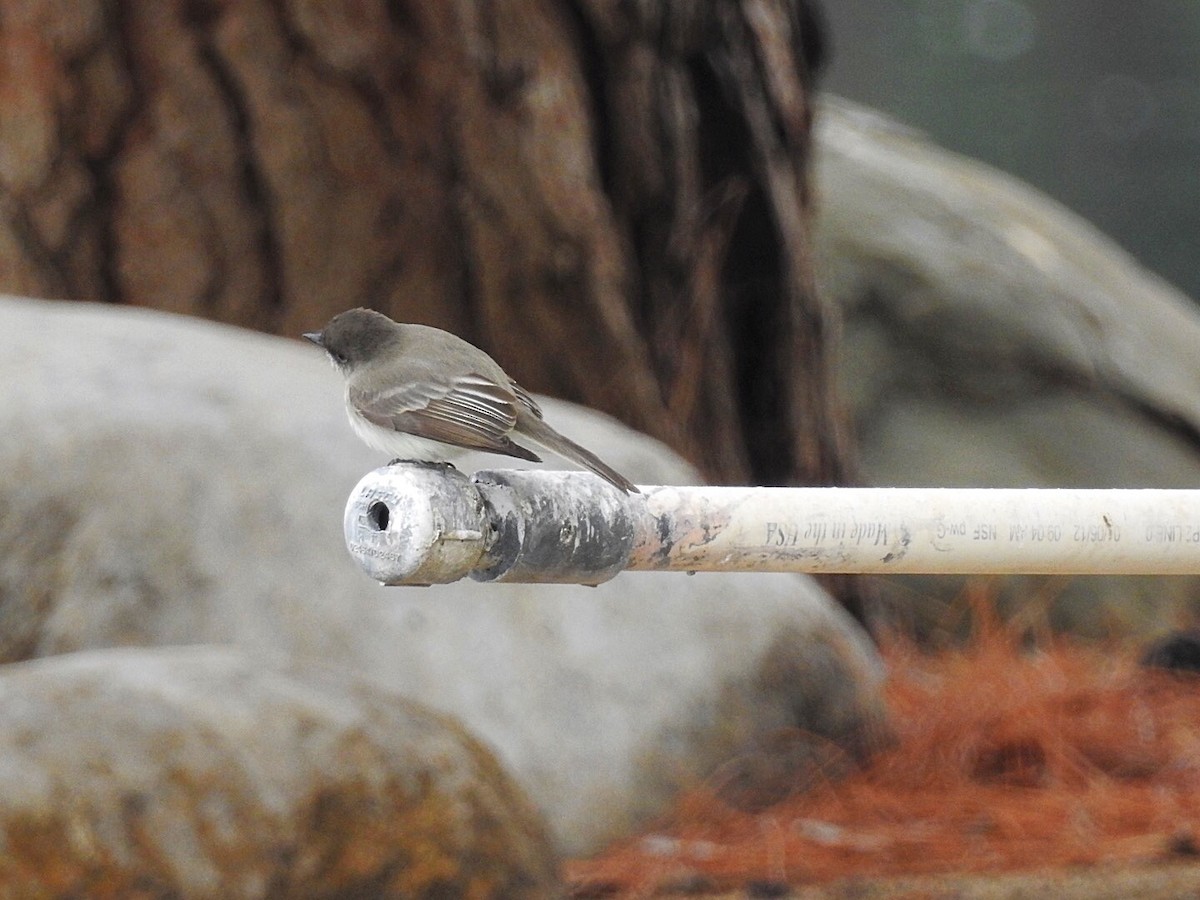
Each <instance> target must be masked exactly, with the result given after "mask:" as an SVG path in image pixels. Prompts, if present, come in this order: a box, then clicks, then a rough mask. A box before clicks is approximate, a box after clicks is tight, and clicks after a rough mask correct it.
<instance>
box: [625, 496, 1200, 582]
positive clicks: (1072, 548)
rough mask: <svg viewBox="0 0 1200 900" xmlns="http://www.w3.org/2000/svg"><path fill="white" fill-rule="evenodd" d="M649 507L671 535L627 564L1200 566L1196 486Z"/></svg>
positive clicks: (959, 568)
mask: <svg viewBox="0 0 1200 900" xmlns="http://www.w3.org/2000/svg"><path fill="white" fill-rule="evenodd" d="M645 504H646V512H647V513H648V514H649V515H650V516H651V517H652V518H654V519H656V520H657V519H659V517H660V516H663V515H666V516H668V517H671V518H673V519H675V520H676V529H675V531H676V533H675V535H674V537H673V539H672V541H671V544H670V546H669V547H668V548H666V549H665V550H664V547H663V545H662V542H661V541H659V540H658V539H657V538H655V537H654V536H649V535H645V534H643V535H642V539H641V540H639V542H638V545H637V546H636V547H635V548H634V552H633V557H632V559H631V561H630V566H629V568H671V569H679V568H682V569H688V570H692V571H714V570H730V569H735V570H743V571H747V570H749V571H791V572H829V573H832V572H843V573H884V572H892V573H902V572H903V573H925V574H947V575H949V574H988V573H1008V574H1015V573H1024V574H1048V573H1060V574H1161V575H1168V574H1172V575H1177V574H1200V491H1184V490H1066V489H1064V490H1043V489H988V488H671V487H661V488H653V489H650V490H649V491H648V492H647V495H646V500H645ZM664 553H665V557H666V560H664ZM656 559H657V560H659V561H666V562H668V564H667V565H661V564H656V563H655V560H656Z"/></svg>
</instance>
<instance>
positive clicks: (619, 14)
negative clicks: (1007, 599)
mask: <svg viewBox="0 0 1200 900" xmlns="http://www.w3.org/2000/svg"><path fill="white" fill-rule="evenodd" d="M819 46H820V44H819V33H818V29H817V25H816V23H815V21H814V18H813V16H812V10H811V9H810V6H809V2H808V0H711V2H699V0H696V2H689V0H624V2H622V0H444V2H441V0H439V2H428V0H390V2H385V0H225V2H221V0H120V2H118V0H107V2H106V0H69V2H68V0H24V2H22V0H6V2H4V3H2V4H0V289H3V290H6V291H10V292H15V293H24V294H31V295H38V296H46V297H70V298H80V299H95V300H104V301H109V302H114V303H131V304H141V305H146V306H154V307H158V308H162V309H169V310H174V311H178V312H183V313H188V314H193V315H199V316H204V317H208V318H213V319H217V320H221V321H226V322H233V323H237V324H240V325H245V326H249V327H252V328H258V329H262V330H265V331H271V332H277V333H280V334H288V335H295V334H297V333H299V332H300V331H302V330H305V329H307V328H311V327H313V326H316V325H319V324H320V323H322V322H323V321H324V320H325V319H326V318H328V317H329V316H330V315H332V314H333V313H335V312H337V311H340V310H342V309H346V308H348V307H351V306H359V305H363V306H371V307H375V308H377V309H380V310H382V311H384V312H387V313H389V314H390V315H392V316H393V317H395V318H398V319H402V320H407V321H420V322H426V323H429V324H433V325H438V326H441V327H444V328H448V329H450V330H453V331H455V332H457V333H459V334H461V335H462V336H464V337H466V338H467V339H468V340H471V341H473V342H475V343H477V344H479V345H480V346H483V347H485V348H486V349H488V350H489V351H490V352H492V353H493V354H494V355H495V356H496V357H497V358H498V359H499V360H500V361H501V363H502V364H503V365H504V366H505V367H506V368H507V369H508V370H509V372H510V373H511V374H512V375H514V377H516V378H517V379H518V380H519V381H521V382H522V383H523V384H525V385H526V386H527V387H528V388H530V389H533V390H540V391H545V392H547V393H553V394H557V395H559V396H563V397H566V398H567V399H571V400H576V401H579V402H582V403H586V404H588V405H591V406H594V407H597V408H599V409H602V410H606V411H608V412H611V413H613V414H615V415H617V416H619V417H621V418H623V419H624V420H626V421H627V422H629V423H630V424H632V425H633V426H635V427H637V428H640V429H642V430H643V431H646V432H648V433H649V434H652V435H655V436H657V437H659V438H661V439H663V440H665V441H666V442H667V443H669V444H671V445H673V446H674V447H675V448H676V449H678V450H680V451H681V452H682V453H684V454H685V455H686V456H688V457H690V458H691V459H692V460H693V461H694V462H696V463H697V464H698V465H699V466H700V467H701V468H702V469H703V470H704V471H705V472H706V473H707V474H708V475H709V476H710V477H711V478H713V479H714V480H716V481H726V482H757V483H764V484H785V483H837V482H841V481H844V480H845V477H846V472H845V469H844V460H845V459H846V458H847V457H846V453H845V447H844V438H843V437H842V429H841V427H840V424H839V420H838V418H837V415H836V412H835V409H834V404H833V400H832V398H831V395H830V373H829V362H828V357H827V347H828V344H829V330H830V327H831V313H830V311H829V310H828V309H827V308H826V307H825V306H824V305H823V304H822V303H821V302H820V301H819V300H818V298H817V297H816V295H815V292H814V290H813V287H812V282H811V277H810V265H809V238H808V227H807V206H808V195H807V193H806V187H805V184H806V181H805V169H806V161H807V155H808V146H809V145H808V141H809V124H810V116H811V108H810V105H809V99H810V88H811V78H810V73H811V71H812V69H813V66H814V65H815V57H816V55H818V53H819Z"/></svg>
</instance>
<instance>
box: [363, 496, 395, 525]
mask: <svg viewBox="0 0 1200 900" xmlns="http://www.w3.org/2000/svg"><path fill="white" fill-rule="evenodd" d="M391 515H392V513H391V511H390V510H389V509H388V508H387V504H386V503H384V502H383V501H382V500H376V501H375V502H374V503H372V504H371V505H370V506H368V507H367V521H368V522H370V523H371V527H372V528H374V529H375V530H376V531H387V527H388V520H389V519H390V518H391Z"/></svg>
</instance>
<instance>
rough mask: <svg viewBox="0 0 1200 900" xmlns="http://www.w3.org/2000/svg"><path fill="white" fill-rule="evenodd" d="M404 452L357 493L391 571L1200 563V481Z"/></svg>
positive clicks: (356, 504) (353, 510)
mask: <svg viewBox="0 0 1200 900" xmlns="http://www.w3.org/2000/svg"><path fill="white" fill-rule="evenodd" d="M641 490H642V493H640V494H629V495H626V494H624V493H622V492H621V491H619V490H617V489H615V488H613V487H612V486H611V485H608V484H607V483H605V482H603V481H601V480H600V479H598V478H596V477H595V476H592V475H590V474H588V473H582V472H549V471H545V470H532V471H521V472H513V471H504V472H480V473H478V474H477V475H475V476H474V477H473V478H471V479H468V478H467V477H466V476H464V475H463V474H462V473H460V472H457V471H455V470H452V469H451V470H443V469H439V468H436V467H435V468H430V467H427V466H411V465H396V466H392V467H388V468H385V469H379V470H376V471H375V472H372V473H369V474H368V475H367V476H366V477H364V478H363V480H362V481H361V482H360V483H359V485H358V487H357V488H355V491H354V492H353V493H352V494H351V496H350V499H349V502H348V503H347V507H346V516H345V527H346V541H347V546H348V548H349V549H350V552H351V554H353V555H354V557H355V558H356V559H357V560H358V561H359V564H360V565H361V566H362V567H363V568H364V569H365V570H366V571H367V572H368V573H369V574H370V575H371V576H372V577H373V578H375V579H377V580H379V581H382V582H384V583H387V584H428V583H433V582H447V581H455V580H457V579H459V578H462V577H465V576H467V575H470V576H471V577H473V578H476V579H477V580H481V581H493V580H495V581H544V582H552V581H560V582H581V583H587V584H595V583H599V582H601V581H605V580H608V579H609V578H612V577H613V576H615V575H616V574H617V573H619V572H621V571H624V570H643V571H645V570H655V571H686V572H702V571H754V572H810V573H910V574H912V573H923V574H933V575H937V574H946V575H949V574H1001V573H1004V574H1051V573H1055V574H1076V575H1083V574H1108V575H1131V574H1143V575H1182V574H1193V575H1195V574H1200V491H1191V490H1041V489H988V488H738V487H669V486H661V487H646V486H644V487H642V489H641Z"/></svg>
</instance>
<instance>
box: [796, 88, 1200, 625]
mask: <svg viewBox="0 0 1200 900" xmlns="http://www.w3.org/2000/svg"><path fill="white" fill-rule="evenodd" d="M814 158H815V169H814V179H815V185H816V189H817V209H818V215H817V218H816V222H815V226H814V233H815V249H816V268H817V275H818V281H819V284H820V288H821V290H822V291H823V292H824V294H825V295H826V296H827V297H828V298H829V299H830V300H832V301H834V302H836V303H837V304H838V305H839V306H840V307H841V309H842V312H843V315H844V326H843V337H842V341H841V345H840V348H839V353H838V384H839V389H840V390H841V393H842V395H843V397H844V399H845V400H846V402H847V403H848V405H849V408H850V413H851V416H852V420H853V424H854V428H855V432H856V435H857V438H858V441H859V447H860V452H861V463H862V469H863V472H864V474H865V476H866V478H867V479H868V480H869V481H870V482H873V483H875V484H881V485H932V486H944V487H954V486H983V487H1171V488H1190V487H1196V486H1197V485H1200V350H1198V348H1200V314H1198V312H1197V310H1196V307H1195V305H1194V304H1193V303H1192V302H1191V301H1190V300H1189V299H1188V298H1187V297H1185V296H1183V295H1182V294H1180V292H1179V291H1177V290H1175V289H1173V288H1172V287H1171V286H1170V285H1168V284H1166V283H1165V282H1164V281H1163V280H1162V279H1160V278H1158V277H1156V276H1155V275H1153V274H1152V273H1150V272H1148V271H1146V270H1145V269H1143V268H1142V267H1141V266H1139V265H1138V264H1137V262H1136V261H1135V260H1134V259H1132V258H1131V257H1130V256H1129V254H1127V253H1126V252H1125V251H1123V250H1122V249H1121V248H1120V247H1118V246H1116V245H1115V244H1114V243H1113V242H1112V241H1111V240H1108V239H1107V238H1105V237H1104V236H1103V235H1101V234H1100V233H1099V232H1098V231H1097V230H1096V229H1095V228H1094V227H1092V226H1091V225H1089V224H1088V223H1087V222H1086V221H1084V220H1083V219H1081V218H1080V217H1079V216H1077V215H1074V214H1073V213H1071V212H1070V211H1068V210H1067V209H1065V208H1063V207H1062V206H1061V205H1059V204H1057V203H1055V202H1054V201H1052V200H1050V199H1049V198H1047V197H1046V196H1044V195H1043V194H1041V193H1039V192H1038V191H1036V190H1034V189H1033V188H1031V187H1029V186H1028V185H1026V184H1024V183H1022V182H1020V181H1018V180H1017V179H1014V178H1012V177H1009V176H1006V175H1004V174H1003V173H1001V172H998V171H996V170H995V169H992V168H990V167H988V166H985V165H983V164H981V163H979V162H976V161H974V160H970V159H967V158H965V157H962V156H959V155H957V154H954V153H950V152H948V151H946V150H943V149H941V148H940V147H938V146H936V145H935V144H933V143H931V142H930V141H928V140H926V139H924V138H923V137H922V136H921V135H920V134H917V133H915V132H913V131H912V130H910V129H906V128H905V127H904V126H902V125H899V124H898V123H896V122H894V121H891V120H888V119H886V118H885V117H883V116H881V115H879V114H876V113H873V112H872V111H870V110H868V109H865V108H863V107H859V106H856V105H853V104H850V103H848V102H847V101H843V100H838V99H836V98H827V99H826V100H825V101H824V102H823V103H822V105H821V109H820V112H819V115H818V117H817V126H816V131H815V151H814ZM1008 590H1009V593H1010V594H1011V602H1014V603H1021V602H1025V601H1023V600H1021V599H1020V598H1021V597H1025V598H1031V597H1036V598H1038V599H1037V600H1036V601H1035V602H1036V603H1038V604H1041V605H1042V606H1043V607H1044V608H1045V610H1048V611H1049V615H1050V619H1051V621H1052V622H1054V624H1057V625H1061V626H1064V627H1070V628H1073V629H1076V630H1081V631H1084V632H1093V633H1094V632H1105V631H1108V630H1110V629H1116V630H1118V631H1120V630H1124V629H1133V630H1135V631H1144V630H1155V629H1157V628H1159V627H1165V626H1166V625H1167V624H1168V623H1169V620H1170V619H1171V610H1172V609H1173V608H1174V609H1176V610H1178V608H1179V607H1180V606H1184V605H1189V604H1191V603H1193V602H1194V600H1193V598H1194V597H1195V595H1196V586H1195V584H1194V582H1193V580H1192V579H1163V578H1157V579H1155V578H1151V579H1145V578H1086V579H1083V578H1081V579H1075V580H1073V581H1072V582H1071V583H1069V584H1068V583H1065V582H1063V581H1058V582H1054V583H1051V584H1041V585H1035V584H1032V583H1030V582H1029V581H1028V580H1021V581H1018V582H1017V583H1015V584H1011V583H1010V585H1009V587H1008ZM960 592H961V582H960V580H958V579H936V580H935V579H921V580H920V582H919V584H918V585H917V587H916V593H915V594H912V593H910V594H909V595H908V596H919V595H923V596H926V597H928V598H930V599H931V600H932V599H935V598H937V599H940V601H941V603H942V604H943V605H945V604H951V603H953V602H954V598H955V597H957V596H958V595H959V593H960ZM1045 610H1044V611H1045ZM916 615H917V616H918V617H919V616H920V615H921V613H919V612H918V613H916ZM925 615H926V616H931V617H933V618H935V619H936V618H939V617H940V618H942V619H943V620H944V621H946V622H953V621H954V620H955V618H956V616H955V615H954V614H953V613H952V612H949V611H947V610H946V609H945V608H944V606H943V608H941V609H939V608H938V606H937V605H936V604H934V605H933V608H932V609H927V610H926V613H925ZM1032 618H1033V619H1034V620H1036V619H1038V618H1040V613H1039V612H1037V611H1033V612H1032Z"/></svg>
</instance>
